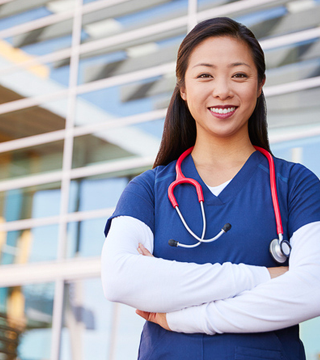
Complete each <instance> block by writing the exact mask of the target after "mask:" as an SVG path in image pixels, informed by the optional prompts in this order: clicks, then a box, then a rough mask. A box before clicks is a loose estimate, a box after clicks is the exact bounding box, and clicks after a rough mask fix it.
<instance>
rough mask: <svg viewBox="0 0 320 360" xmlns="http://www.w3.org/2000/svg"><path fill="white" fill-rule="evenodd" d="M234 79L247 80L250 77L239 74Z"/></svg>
mask: <svg viewBox="0 0 320 360" xmlns="http://www.w3.org/2000/svg"><path fill="white" fill-rule="evenodd" d="M233 77H234V78H236V79H246V78H247V77H248V75H247V74H244V73H237V74H235V75H233Z"/></svg>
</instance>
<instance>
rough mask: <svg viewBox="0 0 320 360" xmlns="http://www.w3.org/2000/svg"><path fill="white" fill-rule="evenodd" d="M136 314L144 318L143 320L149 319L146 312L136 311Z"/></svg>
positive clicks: (148, 314)
mask: <svg viewBox="0 0 320 360" xmlns="http://www.w3.org/2000/svg"><path fill="white" fill-rule="evenodd" d="M136 314H137V315H139V316H141V317H142V318H144V319H145V320H149V317H150V313H149V312H147V311H142V310H136Z"/></svg>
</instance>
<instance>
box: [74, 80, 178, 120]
mask: <svg viewBox="0 0 320 360" xmlns="http://www.w3.org/2000/svg"><path fill="white" fill-rule="evenodd" d="M175 82H176V80H175V77H174V76H173V74H172V75H164V76H157V77H153V78H149V79H146V80H141V81H136V82H132V83H130V84H125V85H120V86H114V87H110V88H105V89H101V90H96V91H92V92H88V93H85V94H81V95H79V96H78V97H77V104H76V119H75V122H76V125H77V126H82V125H86V124H93V123H102V122H108V121H110V120H113V119H115V118H118V117H125V116H132V115H136V114H140V113H146V112H149V111H153V110H158V109H164V108H166V106H167V105H168V103H169V101H170V98H171V95H172V91H173V89H174V87H175Z"/></svg>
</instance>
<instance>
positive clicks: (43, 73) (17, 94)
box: [0, 54, 70, 103]
mask: <svg viewBox="0 0 320 360" xmlns="http://www.w3.org/2000/svg"><path fill="white" fill-rule="evenodd" d="M29 59H30V58H28V57H23V61H22V60H21V61H20V59H19V60H16V59H15V58H13V57H9V56H8V57H7V58H4V57H1V54H0V81H1V88H2V92H4V95H5V97H4V98H3V99H1V103H4V102H9V101H14V100H19V99H23V98H29V97H36V96H41V95H46V94H50V93H56V92H59V91H62V90H65V89H66V88H67V87H68V85H69V73H70V58H67V59H63V60H59V61H56V62H54V63H45V64H41V63H37V62H33V63H32V64H30V65H27V64H28V63H25V65H23V63H24V61H28V60H29ZM20 64H21V65H20ZM16 65H20V66H19V67H18V66H16Z"/></svg>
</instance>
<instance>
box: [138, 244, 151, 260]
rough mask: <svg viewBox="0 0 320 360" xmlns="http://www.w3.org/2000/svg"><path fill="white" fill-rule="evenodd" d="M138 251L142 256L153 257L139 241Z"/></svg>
mask: <svg viewBox="0 0 320 360" xmlns="http://www.w3.org/2000/svg"><path fill="white" fill-rule="evenodd" d="M138 252H139V253H140V254H142V255H144V256H151V257H153V255H152V254H151V253H150V251H149V250H147V249H146V248H145V247H144V246H143V245H142V244H141V243H139V246H138Z"/></svg>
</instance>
